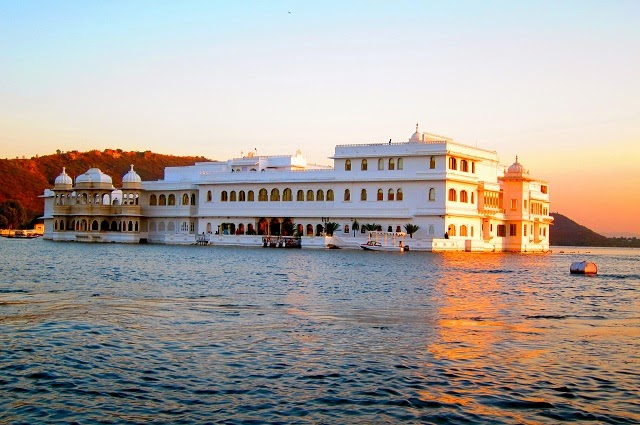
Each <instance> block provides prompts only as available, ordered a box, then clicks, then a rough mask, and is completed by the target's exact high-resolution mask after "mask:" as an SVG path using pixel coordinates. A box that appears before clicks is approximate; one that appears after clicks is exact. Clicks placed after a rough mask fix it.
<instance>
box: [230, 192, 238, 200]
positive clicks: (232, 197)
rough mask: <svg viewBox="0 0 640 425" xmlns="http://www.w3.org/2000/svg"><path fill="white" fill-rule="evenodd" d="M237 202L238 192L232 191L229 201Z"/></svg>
mask: <svg viewBox="0 0 640 425" xmlns="http://www.w3.org/2000/svg"><path fill="white" fill-rule="evenodd" d="M237 200H238V197H237V196H236V191H235V190H232V191H231V192H229V201H231V202H236V201H237Z"/></svg>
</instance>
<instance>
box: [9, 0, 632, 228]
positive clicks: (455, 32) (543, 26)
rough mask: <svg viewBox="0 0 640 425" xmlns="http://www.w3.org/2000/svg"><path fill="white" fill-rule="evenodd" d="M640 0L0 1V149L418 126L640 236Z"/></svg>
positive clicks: (398, 131) (400, 137)
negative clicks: (514, 166)
mask: <svg viewBox="0 0 640 425" xmlns="http://www.w3.org/2000/svg"><path fill="white" fill-rule="evenodd" d="M639 52H640V1H627V2H625V1H606V2H605V1H560V2H558V1H549V2H546V1H531V2H525V1H452V2H442V1H437V2H436V1H416V2H410V1H386V2H382V1H323V2H299V1H266V0H265V1H259V2H249V1H241V2H223V1H188V0H187V1H177V0H176V1H155V0H154V1H138V0H126V1H111V0H110V1H86V0H79V1H30V0H5V1H2V2H0V146H1V150H0V157H3V158H12V157H16V156H20V157H21V156H23V155H24V156H26V157H31V156H34V155H36V154H38V155H45V154H51V153H54V152H55V151H56V150H57V149H60V150H62V151H67V150H81V151H83V150H89V149H99V150H103V149H105V148H120V149H123V150H139V151H143V150H151V151H154V152H158V153H166V154H175V155H203V156H206V157H208V158H211V159H227V158H230V157H234V156H239V155H240V153H241V152H245V153H246V152H248V151H251V150H254V149H257V151H258V153H260V154H265V155H276V154H293V153H294V152H295V151H296V150H297V149H300V150H302V152H303V153H304V154H306V155H307V157H308V159H309V160H310V161H311V162H315V163H321V164H330V163H331V162H330V160H329V159H328V158H327V157H329V156H331V155H332V154H333V149H334V146H335V145H336V144H345V143H367V142H384V141H388V140H389V139H390V138H391V139H393V140H394V141H406V140H407V139H408V138H409V137H410V136H411V134H412V133H413V131H415V124H416V122H418V123H420V129H421V130H423V131H429V132H434V133H438V134H444V135H447V136H449V137H452V138H453V139H454V140H456V141H458V142H461V143H465V144H469V145H473V146H475V145H476V144H477V145H478V146H479V147H483V148H487V149H492V150H496V151H497V152H498V154H499V156H500V159H501V161H502V162H503V163H504V164H505V165H507V166H508V165H509V164H511V163H512V162H513V161H514V159H515V156H516V155H518V157H519V159H520V162H522V163H523V164H524V165H525V167H526V168H528V169H529V170H530V171H531V173H532V175H534V176H536V177H539V178H541V179H544V180H547V181H549V183H550V193H551V200H552V208H551V210H552V211H557V212H560V213H562V214H565V215H567V216H568V217H569V218H571V219H573V220H575V221H577V222H579V223H580V224H583V225H586V226H587V227H590V228H592V229H593V230H596V231H598V232H600V233H604V234H607V235H610V236H617V235H621V234H623V233H634V234H637V235H639V236H640V219H638V217H640V53H639Z"/></svg>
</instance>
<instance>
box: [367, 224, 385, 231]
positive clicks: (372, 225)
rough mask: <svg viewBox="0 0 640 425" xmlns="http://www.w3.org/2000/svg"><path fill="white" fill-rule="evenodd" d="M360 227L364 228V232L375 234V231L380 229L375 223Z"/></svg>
mask: <svg viewBox="0 0 640 425" xmlns="http://www.w3.org/2000/svg"><path fill="white" fill-rule="evenodd" d="M362 227H364V230H366V231H368V232H375V231H377V230H380V229H382V226H381V225H380V224H376V223H369V224H363V225H362Z"/></svg>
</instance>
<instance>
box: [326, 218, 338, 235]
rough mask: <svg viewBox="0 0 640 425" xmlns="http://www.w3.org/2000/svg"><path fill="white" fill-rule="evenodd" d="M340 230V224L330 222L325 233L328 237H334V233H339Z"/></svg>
mask: <svg viewBox="0 0 640 425" xmlns="http://www.w3.org/2000/svg"><path fill="white" fill-rule="evenodd" d="M338 230H340V224H338V223H336V222H335V221H330V222H328V223H327V224H326V225H325V226H324V232H325V233H326V234H327V236H333V232H337V231H338Z"/></svg>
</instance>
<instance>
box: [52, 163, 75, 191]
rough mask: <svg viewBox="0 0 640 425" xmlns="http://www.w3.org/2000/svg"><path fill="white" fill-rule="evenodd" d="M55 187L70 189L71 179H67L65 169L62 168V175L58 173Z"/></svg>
mask: <svg viewBox="0 0 640 425" xmlns="http://www.w3.org/2000/svg"><path fill="white" fill-rule="evenodd" d="M55 185H56V186H58V187H60V186H68V187H71V186H72V185H73V180H71V177H69V175H68V174H67V172H66V171H65V167H62V173H60V175H59V176H58V177H56V181H55Z"/></svg>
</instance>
